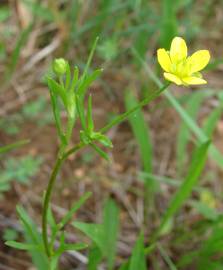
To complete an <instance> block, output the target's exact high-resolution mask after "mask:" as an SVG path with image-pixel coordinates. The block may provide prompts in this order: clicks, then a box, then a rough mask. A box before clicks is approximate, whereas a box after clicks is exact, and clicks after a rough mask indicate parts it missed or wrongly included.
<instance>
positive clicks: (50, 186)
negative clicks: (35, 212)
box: [42, 155, 64, 258]
mask: <svg viewBox="0 0 223 270" xmlns="http://www.w3.org/2000/svg"><path fill="white" fill-rule="evenodd" d="M63 161H64V158H63V157H60V155H58V157H57V160H56V163H55V165H54V168H53V171H52V173H51V176H50V179H49V182H48V186H47V189H46V194H45V196H44V201H43V212H42V236H43V244H44V247H45V251H46V254H47V256H48V257H49V258H50V257H51V255H52V254H51V251H50V247H49V241H48V235H47V227H48V226H47V214H48V210H49V206H50V199H51V194H52V191H53V187H54V183H55V180H56V178H57V174H58V172H59V170H60V168H61V165H62V163H63Z"/></svg>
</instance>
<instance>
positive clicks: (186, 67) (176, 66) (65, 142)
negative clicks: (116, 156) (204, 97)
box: [7, 37, 210, 270]
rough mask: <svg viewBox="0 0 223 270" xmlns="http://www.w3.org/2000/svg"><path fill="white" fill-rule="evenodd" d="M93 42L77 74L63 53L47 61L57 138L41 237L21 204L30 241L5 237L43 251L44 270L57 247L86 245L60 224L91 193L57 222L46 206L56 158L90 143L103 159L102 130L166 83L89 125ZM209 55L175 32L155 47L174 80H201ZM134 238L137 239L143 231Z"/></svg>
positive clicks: (53, 262)
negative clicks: (166, 45) (70, 238)
mask: <svg viewBox="0 0 223 270" xmlns="http://www.w3.org/2000/svg"><path fill="white" fill-rule="evenodd" d="M96 44H97V40H96V41H95V43H94V45H93V47H92V50H91V53H90V55H89V58H88V61H87V64H86V67H85V69H84V71H83V74H82V75H80V73H79V69H78V67H74V68H72V67H71V66H70V65H69V63H68V62H67V61H66V60H65V59H63V58H59V59H56V60H54V62H53V65H52V67H53V71H54V75H55V78H52V77H48V78H47V82H48V87H49V92H50V97H51V105H52V109H53V113H54V119H55V125H56V128H57V134H58V138H59V147H58V154H57V157H56V161H55V165H54V167H53V170H52V173H51V176H50V179H49V181H48V185H47V188H46V191H45V192H44V196H43V212H42V232H41V234H40V235H41V237H39V236H38V234H37V233H36V230H34V229H33V227H32V225H30V224H31V223H30V219H29V217H28V216H27V214H26V212H25V211H24V209H22V208H21V207H18V208H17V211H18V214H19V217H20V220H21V223H22V224H23V225H24V227H25V230H26V232H27V233H28V235H29V239H31V240H32V244H30V242H28V243H18V242H15V241H8V242H7V244H8V245H9V246H12V247H15V248H20V249H24V250H28V251H29V252H32V251H33V250H38V251H39V252H40V253H41V254H42V256H44V260H45V262H46V265H47V267H46V269H49V270H56V269H58V261H59V258H60V256H61V255H62V254H63V252H65V251H68V250H80V249H85V248H87V245H86V244H85V243H75V244H68V243H66V231H65V230H64V227H65V225H66V224H67V223H68V222H70V221H71V219H72V216H73V214H74V213H75V212H76V211H77V210H78V208H79V207H80V206H81V205H82V204H83V203H84V202H85V201H86V200H87V199H88V198H89V196H90V195H91V194H90V193H86V194H85V195H83V197H82V198H81V199H80V200H79V201H78V202H77V203H75V204H74V205H73V207H71V209H70V210H69V211H68V213H67V214H66V215H65V216H64V217H63V218H62V220H61V221H59V222H58V223H57V222H56V221H55V219H54V216H53V213H52V211H51V207H50V202H51V196H52V192H53V187H54V184H55V180H56V178H57V176H58V173H59V172H60V169H61V167H62V164H63V163H64V161H66V159H67V158H68V157H69V156H70V155H72V154H74V153H76V152H77V151H79V150H80V149H82V148H83V147H86V146H90V147H91V148H92V149H93V150H94V151H96V152H97V153H98V154H99V155H100V156H101V157H102V158H105V159H106V160H108V159H109V157H108V155H107V153H106V152H105V151H104V150H103V149H102V148H101V147H100V146H103V147H107V148H111V147H112V142H111V140H110V139H109V138H108V137H107V136H106V135H105V133H106V132H107V131H108V130H109V129H110V128H112V127H113V126H114V125H117V124H119V123H120V122H122V121H123V120H125V119H126V118H127V117H128V116H129V115H131V114H133V113H134V112H136V111H137V110H138V109H139V108H141V107H143V106H145V105H147V104H148V103H150V102H151V101H152V100H154V99H155V98H156V97H158V96H159V95H160V94H161V93H162V92H163V91H164V90H165V89H167V87H168V86H169V85H170V83H168V84H166V85H165V86H163V87H162V88H160V89H158V90H157V91H154V92H153V93H151V95H149V96H148V97H147V98H145V99H143V100H142V101H141V102H139V103H138V104H137V105H136V106H135V107H133V108H132V109H130V110H128V111H126V112H125V113H123V114H121V115H119V116H117V117H116V118H114V119H113V120H112V121H111V122H110V123H108V124H107V125H106V126H105V127H103V128H102V129H100V130H99V131H95V128H94V121H93V113H92V96H91V95H88V97H87V90H88V89H89V87H90V85H91V84H92V82H94V81H95V80H96V79H97V78H98V77H99V76H100V75H101V73H102V69H97V70H95V71H93V72H92V73H91V74H89V66H90V64H91V60H92V57H93V53H94V50H95V48H96ZM209 58H210V57H209V53H208V52H207V51H199V52H197V53H195V54H194V55H192V56H191V57H189V58H187V48H186V44H185V42H184V40H183V39H181V38H178V37H176V38H174V40H173V42H172V45H171V49H170V52H166V51H165V50H164V49H159V50H158V61H159V63H160V64H161V66H162V68H163V69H164V70H165V73H164V76H165V78H167V79H168V80H170V81H172V82H174V83H177V84H179V85H181V84H183V85H188V84H198V83H204V82H205V81H204V80H203V79H201V78H200V75H198V74H197V72H198V71H199V70H201V69H202V68H204V67H205V65H206V64H207V63H208V61H209ZM86 97H87V98H88V102H87V108H85V105H84V104H85V102H84V101H85V99H86ZM59 102H60V103H62V105H63V109H64V110H65V112H66V122H64V121H62V118H61V110H62V108H61V106H59ZM77 119H79V120H80V122H81V130H80V131H79V134H80V142H79V143H77V144H76V145H74V146H73V147H71V146H70V144H71V139H72V134H73V128H74V126H75V123H76V120H77ZM140 239H143V237H141V238H140ZM142 242H143V240H142ZM99 257H100V256H99ZM92 269H96V268H92ZM111 269H112V267H111ZM124 269H128V268H124Z"/></svg>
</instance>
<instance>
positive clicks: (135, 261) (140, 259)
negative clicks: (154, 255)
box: [128, 234, 147, 270]
mask: <svg viewBox="0 0 223 270" xmlns="http://www.w3.org/2000/svg"><path fill="white" fill-rule="evenodd" d="M135 269H141V270H146V269H147V267H146V258H145V254H144V237H143V234H141V235H140V236H139V239H138V240H137V241H136V244H135V247H134V249H133V251H132V256H131V258H130V262H129V267H128V270H135Z"/></svg>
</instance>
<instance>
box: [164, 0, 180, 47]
mask: <svg viewBox="0 0 223 270" xmlns="http://www.w3.org/2000/svg"><path fill="white" fill-rule="evenodd" d="M176 2H177V1H176V0H162V8H163V10H162V16H161V25H160V32H161V33H160V44H161V47H164V48H165V49H169V48H170V44H171V40H172V39H173V38H174V37H175V36H176V35H177V26H178V24H177V17H176Z"/></svg>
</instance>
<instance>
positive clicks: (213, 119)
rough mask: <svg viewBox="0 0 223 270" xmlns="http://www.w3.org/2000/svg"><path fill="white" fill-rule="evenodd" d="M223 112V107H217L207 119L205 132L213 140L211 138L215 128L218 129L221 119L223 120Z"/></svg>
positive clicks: (204, 126)
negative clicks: (222, 116) (222, 117)
mask: <svg viewBox="0 0 223 270" xmlns="http://www.w3.org/2000/svg"><path fill="white" fill-rule="evenodd" d="M222 111H223V109H222V106H220V107H217V108H215V109H214V110H213V111H212V112H211V113H210V115H209V116H208V117H207V118H206V119H205V122H204V125H203V130H204V132H205V134H206V135H207V136H208V137H209V138H211V136H212V134H213V132H214V130H215V127H216V125H217V123H218V121H219V119H220V118H221V115H222Z"/></svg>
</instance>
